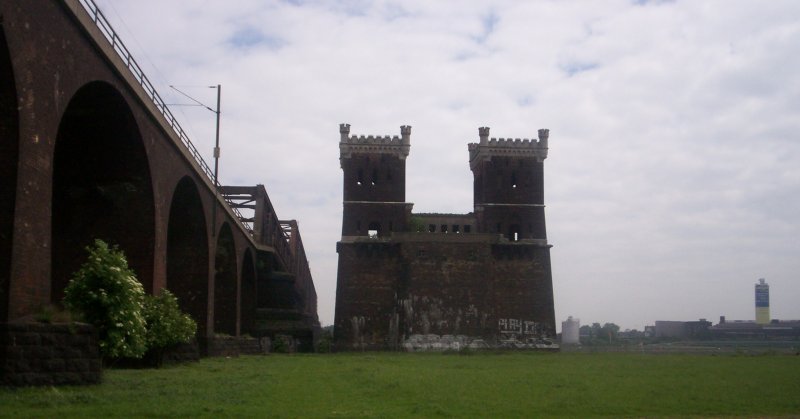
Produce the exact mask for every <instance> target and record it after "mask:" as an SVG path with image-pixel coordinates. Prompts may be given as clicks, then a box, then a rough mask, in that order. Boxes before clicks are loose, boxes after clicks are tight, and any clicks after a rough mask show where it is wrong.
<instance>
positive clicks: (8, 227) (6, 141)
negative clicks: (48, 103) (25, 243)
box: [0, 25, 19, 321]
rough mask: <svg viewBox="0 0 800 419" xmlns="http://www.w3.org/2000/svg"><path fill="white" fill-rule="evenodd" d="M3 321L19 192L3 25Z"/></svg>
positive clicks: (0, 48) (11, 89)
mask: <svg viewBox="0 0 800 419" xmlns="http://www.w3.org/2000/svg"><path fill="white" fill-rule="evenodd" d="M0 74H2V75H3V77H0V321H3V320H5V319H6V318H7V316H8V298H9V296H8V293H9V283H10V277H11V243H12V235H13V232H14V204H15V203H16V191H17V158H18V149H19V112H18V110H17V89H16V86H15V84H14V74H13V68H12V66H11V56H10V55H9V52H8V45H7V43H6V36H5V31H4V30H3V26H2V25H0Z"/></svg>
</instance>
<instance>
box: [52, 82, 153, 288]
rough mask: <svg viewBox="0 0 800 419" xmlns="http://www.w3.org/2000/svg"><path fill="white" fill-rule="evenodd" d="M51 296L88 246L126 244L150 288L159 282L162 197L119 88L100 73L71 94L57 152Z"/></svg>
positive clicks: (136, 269)
mask: <svg viewBox="0 0 800 419" xmlns="http://www.w3.org/2000/svg"><path fill="white" fill-rule="evenodd" d="M52 202H53V207H52V214H53V221H52V222H53V224H52V278H51V281H52V282H51V283H52V290H51V299H52V301H53V302H56V303H59V302H60V301H61V299H62V298H63V295H64V288H65V287H66V285H67V283H68V282H69V280H70V278H71V276H72V274H73V273H74V272H75V271H76V270H77V269H78V268H79V267H80V265H81V263H82V261H84V260H85V259H86V252H85V250H84V248H85V247H86V246H87V245H88V244H90V243H91V242H93V241H94V239H102V240H104V241H106V242H107V243H109V244H111V245H118V246H119V248H120V250H122V251H123V252H124V253H125V255H126V256H127V258H128V265H129V266H130V267H131V269H133V271H134V272H135V273H136V275H137V278H138V279H139V281H140V282H141V283H142V285H143V286H144V288H145V290H146V291H147V292H152V285H153V251H154V250H153V249H154V243H155V238H154V237H155V227H154V224H155V222H154V204H153V192H152V185H151V180H150V168H149V164H148V159H147V154H146V151H145V148H144V144H143V143H142V139H141V136H140V134H139V128H138V126H137V124H136V121H135V119H134V117H133V114H132V113H131V109H130V107H129V105H128V103H127V102H126V101H125V99H124V98H123V97H122V95H121V94H120V93H119V91H117V89H116V88H115V87H113V86H111V85H110V84H108V83H105V82H100V81H94V82H90V83H88V84H86V85H84V86H83V87H81V88H80V89H79V90H78V91H77V92H76V93H75V95H74V96H73V97H72V99H71V100H70V102H69V104H68V105H67V108H66V110H65V111H64V114H63V115H62V117H61V121H60V124H59V127H58V135H57V137H56V146H55V152H54V156H53V201H52Z"/></svg>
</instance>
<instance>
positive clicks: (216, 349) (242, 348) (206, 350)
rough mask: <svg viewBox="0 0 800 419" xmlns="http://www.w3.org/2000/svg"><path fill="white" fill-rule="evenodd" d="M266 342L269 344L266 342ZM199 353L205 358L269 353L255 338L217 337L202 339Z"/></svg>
mask: <svg viewBox="0 0 800 419" xmlns="http://www.w3.org/2000/svg"><path fill="white" fill-rule="evenodd" d="M267 342H269V341H268V340H267ZM201 351H202V352H203V355H205V356H228V357H236V356H239V355H258V354H264V353H267V352H269V348H262V347H261V341H260V340H259V339H256V338H249V337H235V336H218V337H213V338H207V339H203V340H202V342H201Z"/></svg>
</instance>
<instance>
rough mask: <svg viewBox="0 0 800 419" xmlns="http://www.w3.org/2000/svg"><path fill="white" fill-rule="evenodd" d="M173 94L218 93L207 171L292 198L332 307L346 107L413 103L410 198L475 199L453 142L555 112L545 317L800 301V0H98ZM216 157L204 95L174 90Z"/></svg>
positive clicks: (194, 130) (327, 314)
mask: <svg viewBox="0 0 800 419" xmlns="http://www.w3.org/2000/svg"><path fill="white" fill-rule="evenodd" d="M98 3H99V4H100V6H101V8H102V9H103V10H104V12H105V14H106V15H107V17H108V18H109V20H111V22H112V23H113V25H114V26H115V28H116V29H117V31H118V32H119V33H120V35H121V36H122V39H123V41H124V42H125V43H126V44H127V45H128V47H129V49H130V50H131V51H132V52H133V54H134V56H135V57H136V58H137V60H138V61H139V62H140V63H141V64H142V67H143V68H144V69H145V71H146V73H147V74H148V75H149V77H150V78H151V80H152V81H153V83H154V84H155V85H156V88H157V89H159V91H160V92H161V94H162V96H163V97H165V99H166V100H167V102H170V103H179V102H182V103H186V101H185V100H183V98H182V97H180V96H179V95H177V94H175V92H174V91H171V90H170V89H169V87H168V86H169V85H170V84H172V85H176V86H180V88H181V90H184V91H185V92H187V93H189V94H190V95H192V96H194V97H195V98H197V99H199V100H201V101H204V102H206V103H207V104H209V105H211V106H212V107H213V105H214V101H215V100H216V96H215V91H214V90H212V89H208V88H204V87H201V86H206V85H214V84H218V83H219V84H221V85H222V123H221V143H222V157H221V160H220V178H221V181H222V182H223V183H224V184H237V185H253V184H258V183H262V184H264V185H265V186H266V188H267V191H268V193H269V195H270V198H271V200H272V202H273V205H274V206H275V208H276V211H277V213H278V215H279V216H280V217H281V218H284V219H289V218H294V219H297V220H298V221H299V223H300V231H301V233H302V237H303V241H304V243H305V246H306V252H307V254H308V257H309V262H310V264H311V271H312V273H313V276H314V282H315V285H316V289H317V294H318V295H319V315H320V320H321V322H322V323H323V324H324V325H327V324H332V323H333V313H334V303H335V290H336V265H337V254H336V242H337V240H338V239H339V238H340V233H341V230H340V229H341V222H342V219H341V216H342V172H341V169H340V168H339V152H338V141H339V133H338V124H339V123H350V124H351V125H352V134H356V135H360V134H364V135H370V134H372V135H399V134H400V126H401V125H405V124H408V125H411V126H412V127H413V128H412V133H411V145H412V147H411V154H410V156H409V157H408V160H407V186H406V197H407V200H408V201H410V202H413V203H414V212H454V213H466V212H470V211H472V173H471V172H470V170H469V164H468V153H467V143H469V142H476V141H477V140H478V127H480V126H489V127H491V136H492V137H506V138H508V137H512V138H535V137H536V131H537V129H539V128H549V129H550V141H549V144H550V153H549V157H548V158H547V160H545V204H546V205H547V209H546V216H547V229H548V240H549V242H550V243H551V244H552V245H553V248H552V249H551V255H552V267H553V268H552V269H553V288H554V293H555V310H556V318H557V323H558V328H559V329H560V322H561V321H562V320H564V319H566V318H567V316H569V315H572V316H574V317H578V318H580V319H581V322H582V323H583V324H588V323H592V322H600V323H604V322H614V323H617V324H619V325H620V326H622V328H623V329H625V328H637V329H641V328H642V327H643V326H644V325H648V324H653V323H654V321H655V320H696V319H698V318H707V319H709V320H712V321H713V322H714V323H716V322H717V321H718V319H719V316H720V315H725V316H727V318H728V319H754V317H755V314H754V308H753V307H754V297H753V294H754V291H753V285H754V284H755V283H756V282H757V280H758V278H761V277H763V278H766V280H767V282H768V283H769V284H770V289H771V313H772V317H773V318H780V319H800V303H798V301H800V278H798V276H799V275H800V274H798V273H799V272H800V220H799V219H798V215H799V214H800V138H799V137H800V115H798V114H799V113H800V2H798V1H731V0H720V1H696V0H692V1H675V2H666V1H664V2H661V1H631V0H625V1H622V0H620V1H602V2H600V1H585V2H578V1H574V2H567V1H507V2H503V1H498V2H477V1H473V2H467V1H437V2H432V1H427V0H420V1H397V2H394V1H375V2H370V1H359V0H350V1H348V0H344V1H303V0H297V1H282V2H281V1H255V0H254V1H244V0H236V1H213V0H206V1H168V2H165V1H161V0H148V1H144V0H102V1H100V0H98ZM173 112H174V113H175V114H176V115H177V116H178V117H179V118H180V120H181V122H182V124H183V125H184V129H186V130H187V131H189V132H190V135H191V137H192V138H193V141H194V142H195V145H197V147H198V148H199V149H200V150H201V151H203V152H204V153H205V157H206V160H207V161H212V148H213V143H214V115H213V113H211V112H209V111H208V110H204V109H202V108H197V107H175V108H173Z"/></svg>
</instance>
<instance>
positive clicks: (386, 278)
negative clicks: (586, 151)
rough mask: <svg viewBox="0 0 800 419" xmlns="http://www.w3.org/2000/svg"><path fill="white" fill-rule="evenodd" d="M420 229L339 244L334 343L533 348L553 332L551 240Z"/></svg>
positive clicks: (391, 347) (411, 347)
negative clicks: (544, 242)
mask: <svg viewBox="0 0 800 419" xmlns="http://www.w3.org/2000/svg"><path fill="white" fill-rule="evenodd" d="M419 237H420V239H419V240H415V239H413V238H412V237H411V236H409V237H406V238H400V237H394V238H393V242H374V243H340V244H339V247H338V248H339V282H338V288H337V305H336V324H335V329H334V342H335V345H336V349H337V350H353V349H389V350H399V349H405V350H426V349H427V350H430V349H460V348H464V347H473V348H497V347H504V348H505V347H507V348H533V347H536V345H537V344H541V342H542V339H544V338H554V337H555V314H554V311H553V290H552V279H551V274H550V255H549V248H548V247H545V246H539V245H536V244H522V243H507V242H500V241H498V239H497V238H496V237H495V238H488V235H486V236H484V237H478V236H477V235H473V236H469V235H459V236H458V237H456V236H455V235H450V236H449V237H445V236H443V235H438V236H436V235H427V234H422V235H419Z"/></svg>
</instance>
